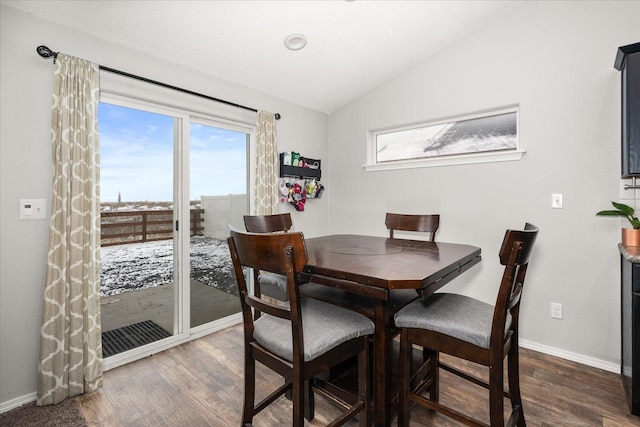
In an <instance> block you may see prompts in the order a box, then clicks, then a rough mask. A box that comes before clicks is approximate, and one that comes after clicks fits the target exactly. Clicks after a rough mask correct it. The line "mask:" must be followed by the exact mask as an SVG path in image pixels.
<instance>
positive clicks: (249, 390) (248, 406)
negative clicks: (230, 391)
mask: <svg viewBox="0 0 640 427" xmlns="http://www.w3.org/2000/svg"><path fill="white" fill-rule="evenodd" d="M244 352H245V356H244V407H243V410H242V425H246V424H249V425H251V423H252V421H253V414H254V405H255V397H256V362H255V360H253V358H252V357H251V354H250V352H251V349H249V348H245V350H244Z"/></svg>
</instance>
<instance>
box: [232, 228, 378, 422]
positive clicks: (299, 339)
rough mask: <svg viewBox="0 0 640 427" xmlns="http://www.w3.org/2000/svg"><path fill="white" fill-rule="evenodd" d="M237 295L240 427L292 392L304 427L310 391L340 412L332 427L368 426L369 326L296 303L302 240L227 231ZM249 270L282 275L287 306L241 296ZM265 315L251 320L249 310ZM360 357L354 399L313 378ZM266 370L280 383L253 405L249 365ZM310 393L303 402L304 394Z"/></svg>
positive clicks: (350, 315)
mask: <svg viewBox="0 0 640 427" xmlns="http://www.w3.org/2000/svg"><path fill="white" fill-rule="evenodd" d="M227 242H228V244H229V250H230V252H231V259H232V261H233V268H234V271H235V274H236V279H237V282H238V288H239V291H240V304H241V308H242V319H243V323H244V390H245V391H244V405H243V410H242V425H244V426H246V425H251V423H252V420H253V417H254V416H255V415H257V414H258V413H259V412H261V411H262V410H263V409H264V408H266V407H267V406H269V405H270V404H271V403H273V402H274V401H275V400H276V399H277V398H278V397H280V396H281V395H283V394H284V393H285V392H287V391H288V390H292V404H293V425H294V426H296V427H297V426H303V425H304V417H305V400H306V403H307V404H309V405H310V406H311V410H310V411H309V413H310V414H311V416H310V417H309V418H313V415H312V414H313V398H314V397H313V393H312V392H309V391H308V390H309V388H308V387H307V386H306V384H310V385H312V390H313V391H314V392H317V393H318V394H319V395H321V396H324V397H327V398H328V399H329V400H330V401H331V402H334V403H336V404H339V405H340V406H341V407H342V408H343V412H342V413H341V414H340V415H339V416H338V417H337V418H336V419H335V420H334V421H333V422H332V423H331V424H330V425H331V426H340V425H343V424H344V423H345V422H347V421H348V420H351V419H353V418H355V417H356V416H358V414H359V416H358V420H359V425H360V426H366V425H368V422H369V419H368V414H369V403H368V402H369V399H368V394H369V392H368V388H369V379H368V369H369V354H368V346H367V345H366V339H367V337H368V336H369V335H371V334H372V333H373V332H374V324H373V322H371V320H369V319H368V318H366V317H365V316H362V315H360V314H358V313H355V312H353V311H350V310H346V309H343V308H340V307H337V306H334V305H331V304H327V303H324V302H321V301H317V300H314V299H311V298H300V294H299V290H298V286H299V282H298V276H299V274H300V273H301V272H302V270H303V267H304V265H305V264H306V263H307V250H306V246H305V241H304V236H303V235H302V233H300V232H291V233H285V232H281V233H269V234H259V233H243V232H239V231H237V230H234V229H232V228H231V227H230V236H229V238H228V239H227ZM245 268H253V269H258V270H263V271H270V272H274V273H276V272H277V273H280V274H283V275H284V276H285V277H286V279H287V290H288V292H289V304H288V305H286V306H281V305H277V304H273V303H270V302H268V301H264V300H261V299H260V298H257V297H256V296H255V295H253V294H250V293H249V292H248V291H247V283H246V280H245V275H244V269H245ZM252 307H253V308H255V309H258V310H260V311H261V312H262V313H263V315H262V316H261V317H260V318H258V319H255V320H254V318H253V317H252V315H251V308H252ZM354 355H358V363H359V365H358V392H357V396H356V397H355V398H353V399H349V398H346V397H345V396H347V393H344V392H343V393H336V392H335V389H334V388H331V387H329V386H328V385H327V384H325V383H323V382H322V381H320V380H319V379H317V378H315V377H317V376H318V375H319V374H320V373H322V372H325V371H326V370H328V369H329V368H330V367H332V366H334V365H336V364H339V363H341V362H343V361H344V360H346V359H348V358H351V357H352V356H354ZM256 361H258V362H260V363H261V364H263V365H264V366H266V367H268V368H270V369H272V370H273V371H275V372H277V373H278V374H280V375H282V376H283V377H284V379H285V384H284V385H282V386H280V387H278V388H277V389H276V390H275V391H274V392H272V393H271V394H269V395H268V396H267V397H265V398H264V399H263V400H262V401H260V402H259V403H258V404H257V405H256V404H255V394H256V387H255V374H256V367H255V362H256ZM307 394H308V396H306V395H307Z"/></svg>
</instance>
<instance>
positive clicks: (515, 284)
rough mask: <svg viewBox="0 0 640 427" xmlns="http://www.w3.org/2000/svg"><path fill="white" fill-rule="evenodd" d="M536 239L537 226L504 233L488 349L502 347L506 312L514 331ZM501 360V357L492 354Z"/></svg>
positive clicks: (526, 226) (516, 328)
mask: <svg viewBox="0 0 640 427" xmlns="http://www.w3.org/2000/svg"><path fill="white" fill-rule="evenodd" d="M537 236H538V227H536V226H535V225H532V224H529V223H527V224H526V225H525V227H524V230H507V231H506V233H505V236H504V239H503V241H502V245H501V247H500V253H499V258H500V264H502V265H504V266H505V267H504V273H503V275H502V281H501V282H500V288H499V290H498V297H497V299H496V305H495V309H494V314H493V323H492V327H491V347H492V348H502V343H503V342H504V340H505V339H506V338H508V336H505V325H506V320H507V313H510V314H511V326H510V328H509V329H510V330H511V331H513V332H514V334H516V339H517V333H518V332H517V331H518V315H519V310H520V300H521V297H522V290H523V287H524V279H525V276H526V272H527V266H528V263H529V256H530V255H531V252H532V250H533V246H534V243H535V241H536V238H537ZM496 357H501V355H496Z"/></svg>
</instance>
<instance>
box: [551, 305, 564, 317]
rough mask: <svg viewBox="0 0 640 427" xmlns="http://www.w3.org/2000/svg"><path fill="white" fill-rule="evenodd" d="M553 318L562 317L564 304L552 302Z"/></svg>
mask: <svg viewBox="0 0 640 427" xmlns="http://www.w3.org/2000/svg"><path fill="white" fill-rule="evenodd" d="M551 318H552V319H562V304H559V303H557V302H552V303H551Z"/></svg>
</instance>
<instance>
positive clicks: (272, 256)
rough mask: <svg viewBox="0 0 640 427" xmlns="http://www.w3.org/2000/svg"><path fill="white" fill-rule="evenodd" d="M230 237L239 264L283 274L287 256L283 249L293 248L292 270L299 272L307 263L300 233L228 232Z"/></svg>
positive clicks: (305, 250) (305, 249)
mask: <svg viewBox="0 0 640 427" xmlns="http://www.w3.org/2000/svg"><path fill="white" fill-rule="evenodd" d="M230 236H231V237H232V238H233V242H234V244H235V247H236V251H237V253H238V259H239V261H240V264H242V265H243V266H244V267H249V268H253V269H257V270H262V271H269V272H272V273H282V274H285V273H286V271H280V270H281V269H282V266H283V265H286V260H287V255H286V253H285V251H284V248H286V247H287V246H290V247H292V248H293V262H294V268H295V269H296V270H297V271H301V270H302V268H303V267H304V265H305V264H306V263H307V248H306V246H305V244H304V237H303V235H302V233H301V232H295V233H284V232H278V233H270V234H262V233H241V232H239V231H236V230H233V229H231V230H230Z"/></svg>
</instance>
